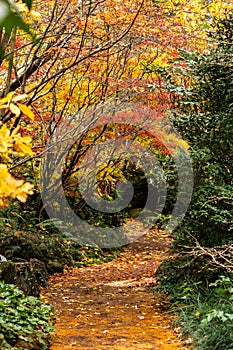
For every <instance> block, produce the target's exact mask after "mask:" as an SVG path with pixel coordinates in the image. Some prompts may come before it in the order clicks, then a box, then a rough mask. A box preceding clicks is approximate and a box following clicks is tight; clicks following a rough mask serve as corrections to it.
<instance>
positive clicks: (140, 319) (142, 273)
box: [43, 231, 188, 350]
mask: <svg viewBox="0 0 233 350" xmlns="http://www.w3.org/2000/svg"><path fill="white" fill-rule="evenodd" d="M169 243H170V238H169V236H167V235H166V234H165V233H164V232H161V231H150V232H149V233H148V234H147V235H145V236H143V237H141V238H140V239H139V240H138V241H137V242H134V243H132V244H130V245H129V246H128V248H127V249H126V250H125V251H124V252H123V253H121V254H120V256H119V257H118V258H117V259H116V260H114V261H111V262H109V263H104V264H101V265H93V266H90V267H83V268H74V269H72V270H69V271H68V272H66V273H64V274H58V275H55V276H53V277H51V279H50V281H49V284H50V287H49V289H48V290H47V291H44V293H43V294H44V296H45V297H46V299H48V300H49V302H50V303H51V304H52V305H53V306H54V307H55V310H56V316H57V319H56V324H55V327H56V333H55V334H54V336H53V344H52V346H51V350H65V349H77V350H78V349H97V350H98V349H103V350H106V349H113V350H124V349H131V350H134V349H135V350H136V349H143V350H146V349H154V350H157V349H163V350H165V349H169V350H180V349H187V348H188V347H187V346H185V345H184V342H183V341H182V339H181V338H180V336H179V334H177V333H176V332H175V331H174V330H173V329H172V327H171V319H168V317H167V316H166V315H165V313H163V312H162V311H161V307H160V304H159V300H156V299H153V294H152V293H150V289H151V288H152V287H153V285H154V284H155V278H154V272H155V270H156V269H157V268H158V266H159V264H160V263H161V260H162V259H163V258H164V257H165V255H166V254H167V251H168V247H169Z"/></svg>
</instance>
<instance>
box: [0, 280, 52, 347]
mask: <svg viewBox="0 0 233 350" xmlns="http://www.w3.org/2000/svg"><path fill="white" fill-rule="evenodd" d="M52 323H53V309H52V307H51V306H49V305H46V304H43V303H42V302H41V300H40V299H39V298H35V297H32V296H28V297H26V296H25V295H24V294H23V292H22V291H21V290H20V289H18V288H17V287H16V286H14V285H11V284H5V283H4V282H0V330H1V332H0V347H1V349H2V350H7V349H10V350H22V349H31V350H33V349H48V347H49V345H50V333H51V332H52V331H54V327H53V325H52Z"/></svg>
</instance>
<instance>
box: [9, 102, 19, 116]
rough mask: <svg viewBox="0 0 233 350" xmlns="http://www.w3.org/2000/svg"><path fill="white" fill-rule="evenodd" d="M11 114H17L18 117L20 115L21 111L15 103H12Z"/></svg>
mask: <svg viewBox="0 0 233 350" xmlns="http://www.w3.org/2000/svg"><path fill="white" fill-rule="evenodd" d="M9 107H10V111H11V113H13V114H15V115H16V117H18V116H19V115H20V109H19V107H18V106H16V105H15V104H14V103H10V105H9Z"/></svg>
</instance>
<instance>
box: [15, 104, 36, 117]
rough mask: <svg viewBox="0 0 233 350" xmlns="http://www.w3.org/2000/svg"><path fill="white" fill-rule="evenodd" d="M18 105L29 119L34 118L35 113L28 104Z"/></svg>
mask: <svg viewBox="0 0 233 350" xmlns="http://www.w3.org/2000/svg"><path fill="white" fill-rule="evenodd" d="M18 107H19V109H20V110H21V112H23V114H25V115H26V116H27V117H28V118H29V119H31V120H34V114H33V112H32V111H31V109H30V108H29V107H28V106H26V105H24V104H22V103H18Z"/></svg>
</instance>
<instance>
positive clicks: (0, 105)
mask: <svg viewBox="0 0 233 350" xmlns="http://www.w3.org/2000/svg"><path fill="white" fill-rule="evenodd" d="M25 98H27V95H26V94H23V95H17V96H15V92H9V94H7V96H6V97H4V98H2V99H0V109H9V110H10V111H11V113H13V114H14V115H15V116H16V117H19V116H20V114H21V112H22V113H23V114H25V115H26V116H27V117H28V118H29V119H31V120H33V119H34V114H33V112H32V111H31V109H30V108H29V107H27V106H26V105H25V104H22V103H19V101H21V100H24V99H25Z"/></svg>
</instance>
